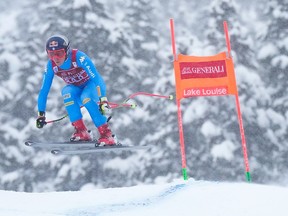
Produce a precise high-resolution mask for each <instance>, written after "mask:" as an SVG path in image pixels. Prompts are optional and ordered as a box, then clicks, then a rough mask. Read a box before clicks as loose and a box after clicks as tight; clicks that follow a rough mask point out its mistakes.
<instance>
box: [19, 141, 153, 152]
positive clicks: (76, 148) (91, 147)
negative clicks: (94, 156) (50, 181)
mask: <svg viewBox="0 0 288 216" xmlns="http://www.w3.org/2000/svg"><path fill="white" fill-rule="evenodd" d="M25 145H26V146H29V147H33V148H40V149H41V148H42V149H48V150H50V151H51V153H52V154H54V155H72V154H87V153H98V152H99V153H103V152H121V151H135V150H141V149H142V150H143V149H148V146H128V145H123V144H121V143H117V144H116V145H112V146H105V145H99V144H98V143H97V141H75V142H37V141H36V142H35V141H26V142H25Z"/></svg>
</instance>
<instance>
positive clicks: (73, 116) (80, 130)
mask: <svg viewBox="0 0 288 216" xmlns="http://www.w3.org/2000/svg"><path fill="white" fill-rule="evenodd" d="M81 91H82V89H80V88H79V87H77V86H73V85H67V86H65V87H64V88H63V89H62V96H63V99H64V104H65V108H66V111H67V113H68V116H69V118H70V121H71V122H72V125H73V126H74V128H75V132H74V133H73V134H72V136H71V138H70V140H71V141H80V140H81V141H89V140H91V136H90V134H89V132H88V131H87V128H86V126H85V124H84V122H83V119H82V113H81V110H80V109H81V107H80V105H79V102H78V101H79V98H80V95H81Z"/></svg>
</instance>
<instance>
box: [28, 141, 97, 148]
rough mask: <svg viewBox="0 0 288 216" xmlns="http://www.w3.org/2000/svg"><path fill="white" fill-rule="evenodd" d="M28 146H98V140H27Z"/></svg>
mask: <svg viewBox="0 0 288 216" xmlns="http://www.w3.org/2000/svg"><path fill="white" fill-rule="evenodd" d="M25 145H26V146H30V147H34V148H48V149H53V148H54V149H55V148H95V147H96V146H98V143H97V141H75V142H37V141H36V142H35V141H26V142H25Z"/></svg>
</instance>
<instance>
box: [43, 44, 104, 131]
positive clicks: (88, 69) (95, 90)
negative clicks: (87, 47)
mask: <svg viewBox="0 0 288 216" xmlns="http://www.w3.org/2000/svg"><path fill="white" fill-rule="evenodd" d="M67 55H68V56H67V59H66V60H65V62H64V63H63V64H62V65H61V66H60V67H58V66H56V64H55V63H54V62H53V61H51V60H49V61H48V63H47V67H46V69H45V73H44V77H43V82H42V87H41V90H40V92H39V96H38V111H39V112H45V110H46V103H47V97H48V94H49V91H50V87H51V84H52V81H53V78H54V75H56V76H59V77H60V78H62V79H63V80H64V82H66V83H67V85H66V86H65V87H64V88H63V89H62V96H63V100H64V105H65V108H66V111H67V113H68V116H69V118H70V121H71V122H72V123H73V122H75V121H77V120H79V119H81V118H82V113H81V106H84V107H85V108H86V109H87V110H88V112H89V114H90V116H91V119H92V121H93V122H94V124H95V126H96V127H99V126H101V125H103V124H105V123H106V122H107V118H106V116H104V115H102V114H101V112H100V110H99V106H98V102H99V98H100V97H106V85H105V82H104V80H103V79H102V77H101V75H100V74H99V72H98V71H97V69H96V67H95V66H94V64H93V63H92V61H91V59H90V58H89V57H88V56H87V55H86V54H85V53H84V52H81V51H80V50H76V49H73V50H71V51H70V52H69V53H68V54H67Z"/></svg>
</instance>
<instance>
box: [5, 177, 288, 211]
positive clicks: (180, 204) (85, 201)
mask: <svg viewBox="0 0 288 216" xmlns="http://www.w3.org/2000/svg"><path fill="white" fill-rule="evenodd" d="M287 198H288V188H285V187H280V186H272V185H257V184H253V183H248V182H243V183H227V182H222V183H219V182H206V181H195V180H193V179H189V180H187V181H184V180H181V179H178V180H175V181H174V182H172V183H166V184H163V183H159V184H155V185H139V186H134V187H127V188H108V189H91V188H86V190H82V191H75V192H49V193H26V192H13V191H0V199H1V202H0V215H3V216H64V215H65V216H108V215H111V216H135V215H137V216H147V215H149V216H154V215H155V216H156V215H163V216H170V215H171V216H172V215H173V216H174V215H191V216H192V215H193V216H271V215H277V216H282V215H283V216H286V215H287V212H288V206H287Z"/></svg>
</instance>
